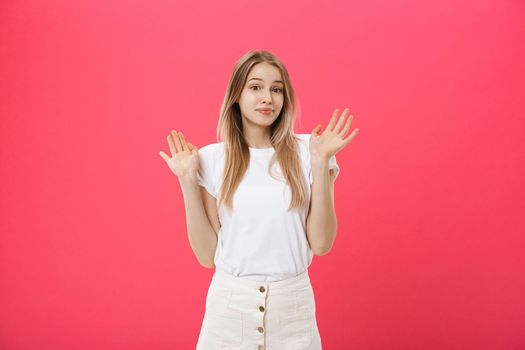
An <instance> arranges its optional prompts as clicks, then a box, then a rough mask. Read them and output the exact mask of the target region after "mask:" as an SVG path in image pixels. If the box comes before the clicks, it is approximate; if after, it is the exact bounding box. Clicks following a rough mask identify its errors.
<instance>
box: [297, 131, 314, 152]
mask: <svg viewBox="0 0 525 350" xmlns="http://www.w3.org/2000/svg"><path fill="white" fill-rule="evenodd" d="M295 136H297V138H298V139H299V150H300V152H301V155H302V156H306V157H308V155H309V142H310V137H311V136H312V135H311V134H295Z"/></svg>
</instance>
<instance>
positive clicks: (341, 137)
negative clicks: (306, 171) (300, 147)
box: [309, 108, 359, 161]
mask: <svg viewBox="0 0 525 350" xmlns="http://www.w3.org/2000/svg"><path fill="white" fill-rule="evenodd" d="M348 112H349V109H348V108H345V110H344V111H343V114H342V115H341V116H340V117H339V120H338V121H337V124H336V119H337V118H336V117H337V114H338V113H339V109H335V111H334V113H333V114H332V118H330V122H329V123H328V126H327V127H326V129H325V130H324V131H323V133H322V134H321V135H318V132H319V130H321V124H318V125H317V126H316V127H315V128H314V129H313V130H312V133H311V134H312V136H311V137H310V145H309V147H310V155H311V158H312V159H313V158H316V159H321V160H325V161H328V160H329V159H330V158H331V157H332V156H333V155H335V154H336V153H337V152H339V151H340V150H341V149H343V148H344V147H346V145H348V144H349V143H350V141H352V140H353V139H354V138H355V137H356V136H357V134H358V133H359V129H357V128H356V129H354V130H353V131H352V133H351V134H350V135H348V137H346V138H345V135H346V133H347V132H348V130H349V129H350V124H351V123H352V119H353V116H352V115H350V116H349V118H348V119H347V121H346V123H344V121H345V117H346V115H347V114H348ZM343 123H344V127H343Z"/></svg>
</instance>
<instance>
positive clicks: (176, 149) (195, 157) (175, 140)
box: [159, 130, 199, 179]
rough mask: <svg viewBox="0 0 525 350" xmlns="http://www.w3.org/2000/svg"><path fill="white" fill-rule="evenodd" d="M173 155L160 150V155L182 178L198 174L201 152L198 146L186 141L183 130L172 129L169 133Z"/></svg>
mask: <svg viewBox="0 0 525 350" xmlns="http://www.w3.org/2000/svg"><path fill="white" fill-rule="evenodd" d="M168 144H169V147H170V152H171V157H170V156H168V155H167V154H166V153H164V152H162V151H160V152H159V155H160V156H161V157H162V159H164V160H165V161H166V163H167V164H168V166H169V167H170V169H171V171H172V172H173V173H174V174H175V175H177V176H178V177H179V179H181V178H186V177H192V176H197V170H198V169H199V153H198V148H197V146H194V145H192V144H191V143H189V142H186V139H185V138H184V135H183V134H182V132H180V131H179V132H176V131H175V130H171V134H170V135H168Z"/></svg>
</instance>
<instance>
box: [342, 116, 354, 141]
mask: <svg viewBox="0 0 525 350" xmlns="http://www.w3.org/2000/svg"><path fill="white" fill-rule="evenodd" d="M353 119H354V116H353V115H351V116H349V117H348V119H347V120H346V123H345V127H344V128H343V130H341V132H340V133H339V135H341V137H342V138H345V136H346V133H347V132H348V130H350V125H351V124H352V120H353Z"/></svg>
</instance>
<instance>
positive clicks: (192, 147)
mask: <svg viewBox="0 0 525 350" xmlns="http://www.w3.org/2000/svg"><path fill="white" fill-rule="evenodd" d="M188 145H189V146H190V150H191V153H192V154H197V152H198V151H199V149H198V148H197V146H195V145H194V144H191V143H188Z"/></svg>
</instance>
